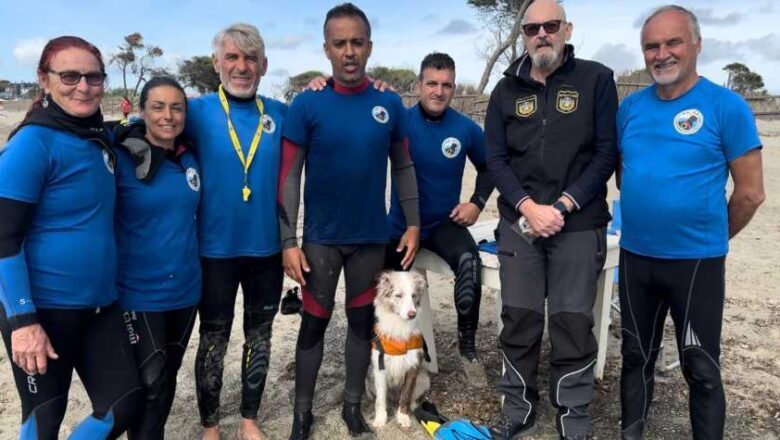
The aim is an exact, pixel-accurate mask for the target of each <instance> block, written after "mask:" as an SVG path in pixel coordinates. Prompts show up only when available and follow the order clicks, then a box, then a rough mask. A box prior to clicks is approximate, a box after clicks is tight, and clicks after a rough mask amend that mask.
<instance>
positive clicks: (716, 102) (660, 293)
mask: <svg viewBox="0 0 780 440" xmlns="http://www.w3.org/2000/svg"><path fill="white" fill-rule="evenodd" d="M641 43H642V51H643V53H644V57H645V64H646V67H647V70H648V72H649V73H650V74H651V75H652V77H653V80H654V82H655V84H653V85H652V86H650V87H648V88H646V89H644V90H640V91H639V92H637V93H634V94H633V95H631V96H629V97H628V98H626V99H625V100H624V101H623V103H622V104H621V106H620V111H619V112H618V118H617V122H618V127H617V130H618V150H619V153H620V157H621V164H620V170H619V171H620V177H621V178H620V179H619V185H620V188H621V205H622V214H623V229H622V235H621V238H620V247H621V253H620V281H619V286H620V314H621V323H622V327H623V339H622V350H621V351H622V354H623V367H622V373H621V379H620V388H621V391H620V394H621V405H622V417H621V418H622V438H624V439H632V440H633V439H640V438H642V436H643V433H644V429H645V427H646V424H647V415H648V411H649V409H650V403H651V401H652V398H653V372H654V365H655V361H656V359H657V357H658V351H659V349H660V344H661V340H662V334H663V327H664V321H665V320H666V314H667V313H670V314H671V316H672V319H673V320H674V325H675V329H676V335H677V347H678V350H679V352H680V364H681V366H682V372H683V376H684V377H685V380H686V381H687V382H688V387H689V389H690V397H689V398H690V417H691V425H692V429H693V432H692V436H693V438H695V439H700V438H701V439H704V438H706V439H720V438H723V427H724V419H725V416H726V399H725V395H724V392H723V383H722V381H721V377H720V333H721V326H722V319H723V301H724V294H725V280H724V274H725V259H726V254H727V253H728V241H729V239H731V238H732V237H734V236H735V235H736V234H737V233H738V232H739V231H740V230H742V228H744V227H745V226H746V225H747V224H748V222H749V221H750V219H751V218H752V217H753V214H754V213H755V212H756V209H758V206H759V205H760V204H761V203H762V202H763V200H764V189H763V173H762V170H761V140H760V139H759V137H758V133H757V130H756V125H755V121H754V117H753V114H752V112H751V111H750V108H749V107H748V105H747V104H746V103H745V100H744V99H742V97H740V96H739V95H737V94H736V93H734V92H732V91H730V90H728V89H725V88H723V87H721V86H718V85H716V84H714V83H712V82H710V81H709V80H707V79H706V78H704V77H700V76H699V75H698V73H697V72H696V58H697V56H698V54H699V52H700V51H701V44H702V43H701V33H700V30H699V24H698V21H697V19H696V16H695V15H694V14H693V13H691V12H690V11H689V10H687V9H684V8H681V7H679V6H673V5H672V6H665V7H662V8H659V9H658V10H656V11H655V12H653V13H652V14H651V15H650V17H649V18H648V19H647V20H646V21H645V23H644V25H643V26H642V33H641ZM729 174H731V177H732V180H733V182H734V191H733V192H732V193H731V196H730V197H729V199H728V201H727V200H726V198H725V197H724V195H725V186H726V181H727V179H728V176H729Z"/></svg>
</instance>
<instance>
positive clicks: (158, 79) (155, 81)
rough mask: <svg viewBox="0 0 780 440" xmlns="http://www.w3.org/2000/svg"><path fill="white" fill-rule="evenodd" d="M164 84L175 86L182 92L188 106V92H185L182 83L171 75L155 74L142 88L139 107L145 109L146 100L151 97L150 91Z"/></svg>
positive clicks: (185, 105) (185, 104)
mask: <svg viewBox="0 0 780 440" xmlns="http://www.w3.org/2000/svg"><path fill="white" fill-rule="evenodd" d="M163 86H168V87H173V88H174V89H176V90H178V91H179V92H181V96H182V97H183V98H184V107H185V108H186V107H187V94H186V93H184V88H183V87H182V86H181V84H179V82H178V81H176V79H174V78H172V77H170V76H155V77H154V78H152V79H150V80H149V81H146V84H144V88H142V89H141V95H140V97H139V98H138V108H139V109H141V110H143V109H144V107H145V106H146V100H147V98H149V91H151V90H152V89H154V88H156V87H163Z"/></svg>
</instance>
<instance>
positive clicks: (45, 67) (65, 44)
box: [25, 35, 106, 119]
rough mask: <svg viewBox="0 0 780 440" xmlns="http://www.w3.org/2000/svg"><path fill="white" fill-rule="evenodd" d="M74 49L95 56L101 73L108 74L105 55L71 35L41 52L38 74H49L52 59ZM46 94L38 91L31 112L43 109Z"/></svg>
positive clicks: (52, 40) (41, 89)
mask: <svg viewBox="0 0 780 440" xmlns="http://www.w3.org/2000/svg"><path fill="white" fill-rule="evenodd" d="M72 48H76V49H83V50H86V51H87V52H89V53H91V54H92V55H94V56H95V58H96V59H97V60H98V64H100V71H101V72H103V73H106V65H105V64H104V63H103V55H101V53H100V49H98V48H97V47H95V45H94V44H92V43H90V42H89V41H87V40H85V39H83V38H79V37H73V36H69V35H66V36H62V37H57V38H53V39H51V40H49V42H48V43H46V46H44V47H43V52H41V59H40V61H38V72H37V73H38V74H39V75H40V74H46V73H48V72H49V69H50V68H51V60H52V58H54V56H55V55H57V54H58V53H60V52H61V51H63V50H66V49H72ZM44 94H45V92H44V91H43V87H41V88H40V90H39V91H38V95H37V96H36V97H35V100H34V101H33V103H32V105H31V106H30V110H32V109H35V108H39V107H41V103H42V102H43V96H44ZM29 114H30V113H29V112H28V113H27V116H29ZM27 116H25V119H27Z"/></svg>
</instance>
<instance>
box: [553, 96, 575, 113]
mask: <svg viewBox="0 0 780 440" xmlns="http://www.w3.org/2000/svg"><path fill="white" fill-rule="evenodd" d="M579 100H580V94H579V92H575V91H574V90H559V91H558V98H557V99H556V100H555V108H556V109H558V111H559V112H561V113H563V114H565V115H568V114H569V113H574V112H575V111H576V110H577V104H578V103H579Z"/></svg>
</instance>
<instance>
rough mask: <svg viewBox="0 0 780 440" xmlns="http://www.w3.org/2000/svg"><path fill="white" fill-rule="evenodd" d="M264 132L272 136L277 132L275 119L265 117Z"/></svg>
mask: <svg viewBox="0 0 780 440" xmlns="http://www.w3.org/2000/svg"><path fill="white" fill-rule="evenodd" d="M263 131H264V132H266V133H268V134H272V133H273V132H275V131H276V121H274V118H272V117H270V116H268V115H263Z"/></svg>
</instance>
